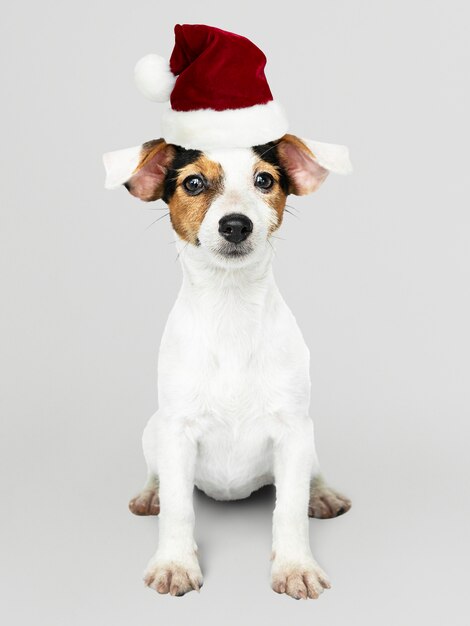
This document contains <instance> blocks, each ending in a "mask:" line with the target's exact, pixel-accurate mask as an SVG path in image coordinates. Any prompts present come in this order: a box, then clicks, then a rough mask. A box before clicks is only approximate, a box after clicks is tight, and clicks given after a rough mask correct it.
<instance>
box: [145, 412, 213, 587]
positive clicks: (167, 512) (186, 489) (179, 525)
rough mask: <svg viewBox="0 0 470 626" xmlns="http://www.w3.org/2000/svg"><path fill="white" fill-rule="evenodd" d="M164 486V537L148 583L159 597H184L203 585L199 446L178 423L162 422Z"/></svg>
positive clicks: (160, 468)
mask: <svg viewBox="0 0 470 626" xmlns="http://www.w3.org/2000/svg"><path fill="white" fill-rule="evenodd" d="M155 445H156V450H155V454H156V458H158V477H159V486H160V527H159V528H160V537H159V544H158V549H157V552H156V553H155V555H154V557H153V558H152V559H151V561H150V563H149V565H148V567H147V571H146V573H145V582H146V584H147V585H148V586H149V587H152V588H153V589H155V590H156V591H158V592H159V593H170V594H171V595H173V596H182V595H184V594H185V593H187V592H188V591H192V590H193V589H195V590H196V591H198V590H199V588H200V587H201V585H202V574H201V569H200V567H199V563H198V559H197V555H196V550H197V546H196V544H195V542H194V536H193V532H194V509H193V490H194V466H195V461H196V450H197V444H196V442H195V441H192V440H191V439H190V438H189V437H188V435H187V434H186V432H185V429H184V427H183V426H182V425H180V424H179V423H178V421H176V424H173V423H172V422H171V421H169V422H166V421H164V422H162V423H161V425H160V427H159V428H158V432H157V437H156V444H155Z"/></svg>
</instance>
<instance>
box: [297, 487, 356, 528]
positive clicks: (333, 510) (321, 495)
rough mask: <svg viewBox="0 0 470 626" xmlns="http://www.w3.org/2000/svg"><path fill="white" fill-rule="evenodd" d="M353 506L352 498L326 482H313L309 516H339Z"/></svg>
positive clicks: (326, 517)
mask: <svg viewBox="0 0 470 626" xmlns="http://www.w3.org/2000/svg"><path fill="white" fill-rule="evenodd" d="M350 508H351V500H349V499H348V498H346V496H343V495H341V494H340V493H338V492H337V491H335V490H334V489H331V488H330V487H328V485H326V484H325V483H323V482H321V481H318V483H315V482H314V483H313V485H312V489H311V492H310V502H309V504H308V516H309V517H318V518H320V519H329V518H331V517H338V516H339V515H343V514H344V513H347V512H348V511H349V509H350Z"/></svg>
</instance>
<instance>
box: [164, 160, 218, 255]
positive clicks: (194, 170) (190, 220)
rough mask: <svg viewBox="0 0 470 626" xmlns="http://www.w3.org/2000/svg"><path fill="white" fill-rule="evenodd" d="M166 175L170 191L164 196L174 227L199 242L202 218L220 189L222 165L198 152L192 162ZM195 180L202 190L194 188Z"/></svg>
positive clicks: (186, 239)
mask: <svg viewBox="0 0 470 626" xmlns="http://www.w3.org/2000/svg"><path fill="white" fill-rule="evenodd" d="M194 152H196V151H194ZM174 165H177V163H174ZM168 176H169V182H170V183H171V195H170V197H168V198H164V199H165V201H166V202H167V203H168V206H169V208H170V218H171V223H172V225H173V228H174V229H175V231H176V232H177V233H178V235H179V236H180V237H181V238H182V239H184V240H185V241H188V242H190V243H192V244H195V245H198V232H199V227H200V225H201V222H202V220H203V219H204V216H205V215H206V213H207V210H208V209H209V207H210V205H211V203H212V202H213V201H214V198H215V197H216V196H217V195H219V194H220V193H222V191H223V171H222V167H221V166H220V164H219V163H216V162H215V161H211V160H210V159H208V158H207V157H206V156H205V155H204V154H203V153H200V152H199V153H197V155H196V158H195V159H194V160H193V161H192V162H190V163H188V164H186V165H183V166H182V167H180V168H178V169H172V170H170V171H169V174H168ZM172 176H173V178H171V177H172ZM196 181H200V183H197V182H196ZM175 183H176V184H175ZM198 184H202V189H201V190H198V189H197V186H198ZM193 187H194V188H195V190H193ZM194 191H195V192H194Z"/></svg>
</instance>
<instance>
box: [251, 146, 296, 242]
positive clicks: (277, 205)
mask: <svg viewBox="0 0 470 626" xmlns="http://www.w3.org/2000/svg"><path fill="white" fill-rule="evenodd" d="M253 151H254V152H255V154H256V155H257V156H258V157H259V160H258V161H257V162H256V163H255V166H254V177H255V181H256V176H257V175H258V174H261V175H262V174H263V173H266V174H268V175H269V176H271V177H272V179H273V181H274V182H273V184H272V186H271V187H270V188H269V189H265V190H263V189H260V191H261V192H262V193H263V195H264V196H265V202H266V203H267V204H269V205H270V206H271V207H272V208H273V209H274V211H275V215H276V221H275V223H273V225H272V226H271V228H270V232H271V233H272V232H274V231H275V230H276V229H278V228H279V226H280V225H281V224H282V218H283V216H284V208H285V206H286V199H287V196H288V194H289V191H290V182H289V179H288V177H287V173H286V171H285V169H284V167H283V165H282V163H281V161H280V160H279V154H278V144H277V142H274V141H272V142H270V143H267V144H263V145H260V146H254V147H253Z"/></svg>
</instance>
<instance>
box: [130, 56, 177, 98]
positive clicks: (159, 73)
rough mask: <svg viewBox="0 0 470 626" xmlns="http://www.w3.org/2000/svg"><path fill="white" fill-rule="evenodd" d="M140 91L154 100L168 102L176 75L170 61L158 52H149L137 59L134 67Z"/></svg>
mask: <svg viewBox="0 0 470 626" xmlns="http://www.w3.org/2000/svg"><path fill="white" fill-rule="evenodd" d="M134 77H135V82H136V84H137V87H138V89H139V91H141V92H142V93H143V94H144V96H145V97H146V98H148V99H149V100H153V101H154V102H167V101H168V100H169V99H170V94H171V92H172V91H173V87H174V85H175V81H176V76H175V75H174V74H173V72H172V71H171V70H170V66H169V64H168V61H167V60H166V59H164V58H163V57H161V56H158V54H147V56H145V57H142V58H141V59H140V61H137V65H136V66H135V69H134Z"/></svg>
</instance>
